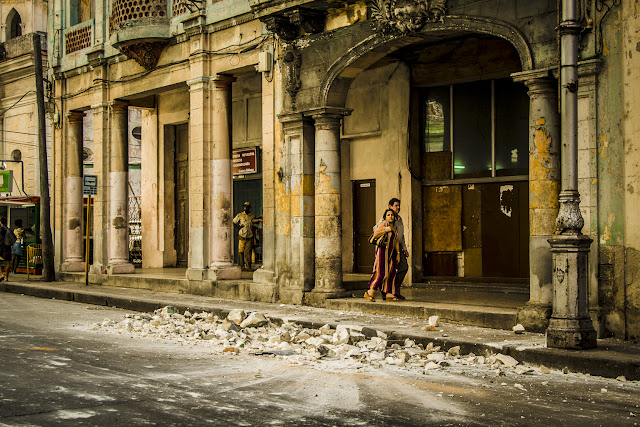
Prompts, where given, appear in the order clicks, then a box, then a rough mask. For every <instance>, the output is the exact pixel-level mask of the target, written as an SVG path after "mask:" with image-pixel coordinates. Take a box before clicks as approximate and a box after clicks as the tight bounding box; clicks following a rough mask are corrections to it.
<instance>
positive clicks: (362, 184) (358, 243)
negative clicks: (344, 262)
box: [353, 180, 378, 273]
mask: <svg viewBox="0 0 640 427" xmlns="http://www.w3.org/2000/svg"><path fill="white" fill-rule="evenodd" d="M376 222H378V217H377V216H376V181H375V180H369V181H353V246H354V248H353V252H354V263H353V270H354V272H355V273H371V270H372V269H373V256H374V254H375V247H374V246H373V245H372V244H370V243H369V236H370V235H371V233H372V231H373V226H374V225H375V224H376Z"/></svg>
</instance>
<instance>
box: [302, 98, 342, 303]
mask: <svg viewBox="0 0 640 427" xmlns="http://www.w3.org/2000/svg"><path fill="white" fill-rule="evenodd" d="M348 113H349V110H344V109H337V108H336V109H332V108H331V109H330V108H322V109H318V110H314V111H311V112H310V113H309V115H311V116H312V117H313V118H314V119H315V203H314V206H315V209H314V211H315V236H316V238H315V264H316V265H315V287H314V290H313V292H314V293H315V294H316V295H318V294H320V295H318V296H320V297H321V298H326V297H329V296H338V295H342V294H343V293H344V288H343V286H342V188H341V187H342V186H341V166H340V121H341V120H342V117H343V116H344V115H346V114H348Z"/></svg>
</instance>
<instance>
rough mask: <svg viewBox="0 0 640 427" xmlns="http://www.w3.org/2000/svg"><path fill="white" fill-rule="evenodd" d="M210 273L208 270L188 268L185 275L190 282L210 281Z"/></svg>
mask: <svg viewBox="0 0 640 427" xmlns="http://www.w3.org/2000/svg"><path fill="white" fill-rule="evenodd" d="M208 271H209V270H207V269H206V268H187V272H186V273H185V275H186V278H187V279H188V280H208V279H207V272H208Z"/></svg>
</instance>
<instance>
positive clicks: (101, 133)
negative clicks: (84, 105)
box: [90, 102, 111, 281]
mask: <svg viewBox="0 0 640 427" xmlns="http://www.w3.org/2000/svg"><path fill="white" fill-rule="evenodd" d="M91 111H92V112H93V170H92V172H93V174H94V175H96V176H97V177H98V194H96V195H95V196H93V207H92V208H91V210H92V211H93V220H92V224H91V227H92V228H93V233H92V234H93V264H91V269H90V275H91V281H98V280H99V277H101V276H102V274H103V273H104V272H105V270H106V266H107V264H108V262H109V255H108V253H109V251H108V243H109V242H108V241H109V162H110V159H109V139H110V138H111V135H110V131H109V120H110V119H109V104H108V103H106V102H102V103H98V104H93V105H92V106H91Z"/></svg>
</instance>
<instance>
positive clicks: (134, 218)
mask: <svg viewBox="0 0 640 427" xmlns="http://www.w3.org/2000/svg"><path fill="white" fill-rule="evenodd" d="M129 185H131V184H129ZM128 207H129V260H130V261H131V263H132V264H133V265H137V266H142V209H141V207H140V196H135V195H134V196H129V206H128Z"/></svg>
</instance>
